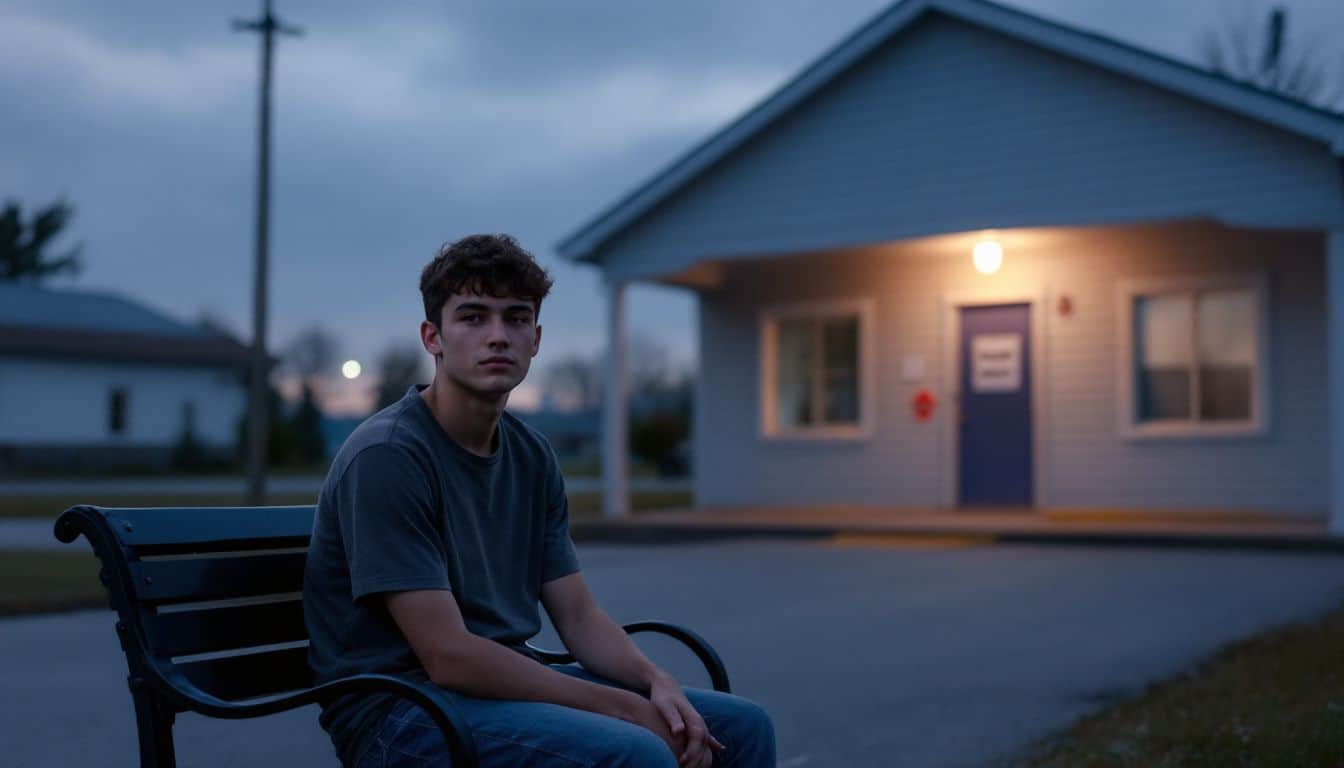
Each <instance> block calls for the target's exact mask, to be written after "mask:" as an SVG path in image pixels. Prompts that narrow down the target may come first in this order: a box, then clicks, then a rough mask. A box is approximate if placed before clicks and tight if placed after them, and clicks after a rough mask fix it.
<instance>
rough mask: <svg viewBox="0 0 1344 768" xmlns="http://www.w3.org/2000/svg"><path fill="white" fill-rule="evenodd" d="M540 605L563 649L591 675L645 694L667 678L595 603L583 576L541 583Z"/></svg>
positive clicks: (575, 574)
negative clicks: (557, 634) (561, 642)
mask: <svg viewBox="0 0 1344 768" xmlns="http://www.w3.org/2000/svg"><path fill="white" fill-rule="evenodd" d="M541 604H542V605H543V606H545V607H546V613H547V615H549V616H550V617H551V623H552V624H554V625H555V630H556V632H558V633H559V635H560V639H561V640H562V641H563V642H564V644H565V648H566V649H567V650H568V651H569V652H570V653H572V654H574V658H576V659H578V661H579V663H580V664H582V665H583V667H584V668H585V669H587V670H588V671H590V672H592V673H593V674H595V675H598V676H600V677H605V678H607V679H608V680H612V681H614V682H617V683H620V684H621V685H624V686H625V687H627V688H633V689H634V690H637V691H642V692H644V693H646V694H647V693H648V692H649V690H650V689H652V688H653V684H654V682H656V681H657V680H658V678H659V677H660V676H664V677H665V676H667V673H666V672H663V671H662V670H661V669H659V668H658V667H657V666H655V665H654V663H653V662H651V661H649V659H648V657H647V656H645V655H644V654H643V652H641V651H640V650H639V647H638V646H636V645H635V643H634V641H632V640H631V639H630V636H629V635H627V634H626V633H625V630H623V629H621V627H620V625H619V624H617V623H616V622H615V621H612V619H611V617H610V616H608V615H607V612H606V611H604V610H602V608H601V606H599V605H598V604H597V600H596V599H595V598H594V597H593V593H592V591H591V590H589V589H588V584H587V582H585V581H584V580H583V574H582V573H571V574H570V575H568V576H564V577H561V578H559V579H555V580H553V581H548V582H546V583H545V584H542V585H541Z"/></svg>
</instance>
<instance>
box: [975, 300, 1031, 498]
mask: <svg viewBox="0 0 1344 768" xmlns="http://www.w3.org/2000/svg"><path fill="white" fill-rule="evenodd" d="M959 354H960V355H961V421H960V424H959V426H958V445H959V448H958V462H959V464H958V475H959V477H960V486H961V487H960V502H961V504H962V505H963V506H1030V505H1031V503H1032V457H1031V453H1032V448H1031V446H1032V441H1031V307H1030V305H1027V304H1006V305H1002V306H988V307H962V308H961V344H960V353H959Z"/></svg>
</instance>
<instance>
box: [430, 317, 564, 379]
mask: <svg viewBox="0 0 1344 768" xmlns="http://www.w3.org/2000/svg"><path fill="white" fill-rule="evenodd" d="M421 338H422V340H423V341H424V343H425V349H427V350H429V352H430V354H433V355H437V356H439V361H440V362H439V364H440V365H441V366H442V367H443V370H444V374H445V375H446V376H447V377H448V378H449V379H450V380H452V381H454V382H455V383H457V384H458V385H460V386H462V387H463V388H464V389H466V390H468V391H471V392H476V393H479V394H483V395H504V394H508V393H509V392H510V391H512V390H513V388H514V387H516V386H518V385H519V384H520V383H522V381H523V377H525V376H527V369H528V367H529V366H530V365H531V364H532V358H533V357H534V356H535V355H536V354H537V349H538V347H539V346H540V344H541V326H540V325H538V324H537V316H536V311H535V310H534V309H533V306H532V302H531V301H529V300H527V299H518V298H511V297H505V298H496V297H494V296H477V295H475V294H471V293H465V294H464V293H456V294H453V295H452V296H451V297H449V299H448V301H447V302H445V303H444V305H443V311H442V313H441V314H440V315H439V327H438V328H437V329H436V328H434V326H433V325H432V324H431V323H428V322H426V323H424V324H423V325H422V326H421Z"/></svg>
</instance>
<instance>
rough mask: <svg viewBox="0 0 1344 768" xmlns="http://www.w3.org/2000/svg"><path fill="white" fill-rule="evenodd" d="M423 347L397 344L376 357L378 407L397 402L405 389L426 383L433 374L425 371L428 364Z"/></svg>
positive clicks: (404, 392)
mask: <svg viewBox="0 0 1344 768" xmlns="http://www.w3.org/2000/svg"><path fill="white" fill-rule="evenodd" d="M428 359H429V358H428V356H427V355H426V354H425V350H424V348H423V347H419V346H416V345H414V344H398V345H396V346H393V347H389V348H388V349H387V350H386V351H384V352H383V354H382V356H381V357H379V358H378V389H377V395H378V398H377V402H378V404H377V405H376V406H375V407H376V408H378V409H382V408H386V407H387V406H389V405H391V404H392V403H395V402H397V401H398V400H400V399H401V398H402V396H403V395H405V394H406V391H407V390H408V389H410V388H411V386H412V385H415V384H428V383H429V380H430V379H431V378H433V374H432V373H429V372H427V368H428V366H427V365H426V362H425V361H426V360H428Z"/></svg>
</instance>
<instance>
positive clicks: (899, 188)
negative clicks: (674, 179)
mask: <svg viewBox="0 0 1344 768" xmlns="http://www.w3.org/2000/svg"><path fill="white" fill-rule="evenodd" d="M1196 217H1213V218H1217V219H1219V220H1221V221H1224V222H1226V223H1231V224H1236V225H1239V226H1251V227H1254V226H1281V227H1288V226H1291V227H1297V228H1303V229H1307V228H1310V229H1318V228H1328V227H1330V226H1336V227H1337V226H1339V225H1340V224H1341V223H1344V202H1342V199H1341V193H1340V179H1339V176H1338V169H1337V167H1336V165H1335V163H1334V161H1333V159H1332V157H1331V155H1330V153H1329V150H1328V148H1327V147H1326V146H1325V145H1323V144H1318V143H1313V142H1311V141H1308V140H1305V139H1302V138H1299V137H1296V136H1293V135H1290V134H1287V133H1285V132H1282V131H1280V130H1278V129H1275V128H1271V127H1269V126H1267V125H1263V124H1260V123H1257V122H1254V121H1251V120H1249V119H1247V118H1243V117H1240V116H1237V115H1233V114H1231V113H1228V112H1224V111H1221V110H1219V109H1216V108H1213V107H1208V106H1204V105H1202V104H1199V103H1197V102H1194V101H1190V100H1188V99H1186V98H1184V97H1181V96H1177V95H1174V94H1171V93H1169V92H1166V91H1163V90H1160V89H1158V88H1155V87H1152V86H1148V85H1144V84H1141V83H1138V82H1136V81H1132V80H1129V79H1126V78H1123V77H1120V76H1118V75H1114V74H1112V73H1109V72H1107V71H1104V70H1101V69H1098V68H1095V67H1092V66H1089V65H1085V64H1080V63H1078V62H1075V61H1072V60H1069V59H1065V58H1063V57H1061V56H1058V55H1056V54H1052V53H1049V52H1046V51H1042V50H1040V49H1037V48H1034V47H1032V46H1029V45H1026V44H1023V43H1020V42H1017V41H1015V40H1012V39H1010V38H1007V37H1004V36H1002V35H999V34H997V33H993V32H990V31H987V30H984V29H980V28H976V27H972V26H969V25H967V24H965V23H962V22H956V21H952V20H950V19H948V18H946V17H943V16H937V15H935V16H932V17H930V18H928V19H926V20H924V21H921V22H918V23H917V24H916V25H915V26H914V27H912V28H911V29H910V30H908V31H907V32H906V33H904V34H902V35H898V36H897V37H896V38H895V39H894V40H892V41H890V42H888V43H887V45H885V46H884V47H882V48H880V49H879V50H878V51H877V52H875V53H874V54H873V55H872V56H870V57H869V58H868V59H866V60H864V61H863V62H860V63H859V64H857V65H856V66H855V67H853V68H852V69H850V70H849V71H848V72H846V73H845V74H843V75H841V76H840V77H838V78H837V79H836V80H835V81H833V82H832V83H830V84H829V85H828V86H826V87H825V88H823V89H822V90H821V91H820V92H818V93H817V94H816V95H814V96H813V97H812V98H811V99H810V100H808V101H805V102H803V103H802V104H801V105H799V106H798V107H797V108H795V109H794V110H793V111H792V112H791V113H789V114H788V115H786V116H785V117H783V118H782V119H780V120H779V121H777V122H776V123H775V124H773V125H772V126H771V127H769V128H767V129H766V130H764V131H763V132H762V133H761V134H759V135H758V136H757V137H755V138H754V139H753V140H752V141H751V142H749V143H748V144H746V145H745V146H743V147H741V148H739V150H738V151H737V152H735V153H733V154H732V155H730V156H729V157H727V158H725V159H724V160H722V161H721V162H720V163H719V164H717V165H716V166H715V167H713V168H711V169H710V170H708V171H706V172H705V173H704V174H702V175H701V176H700V177H699V178H697V179H696V180H695V181H693V182H691V183H690V184H688V185H687V186H686V187H684V188H683V189H681V190H679V191H678V192H677V193H675V194H673V195H672V196H671V197H670V198H669V199H667V200H665V201H664V202H663V203H662V204H660V205H659V206H658V207H657V208H656V209H654V211H652V212H651V213H649V214H648V215H646V216H645V217H644V218H642V219H641V220H639V221H636V222H635V223H634V224H632V225H631V226H630V227H628V228H627V229H626V230H625V231H624V232H622V233H620V234H618V235H616V236H615V237H614V238H613V239H612V240H611V241H609V242H608V243H607V244H606V245H605V246H604V247H603V249H602V250H601V251H600V252H599V253H598V254H597V256H598V258H599V259H600V261H601V262H602V264H603V269H604V270H605V271H606V272H607V274H608V276H609V277H613V278H647V277H651V276H657V275H664V274H668V273H672V272H676V271H679V270H680V269H682V268H684V267H686V266H689V265H691V264H693V263H695V262H698V261H701V260H704V259H709V258H730V257H737V256H743V255H750V254H757V255H759V254H766V253H778V252H789V251H804V250H816V249H822V248H833V247H839V246H845V245H853V244H862V243H880V242H888V241H892V240H899V239H905V238H909V237H914V236H922V235H929V234H936V233H946V232H958V231H965V230H972V229H983V228H988V227H1022V226H1052V225H1093V224H1101V223H1127V222H1138V221H1145V220H1149V221H1151V220H1171V219H1184V218H1196Z"/></svg>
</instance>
